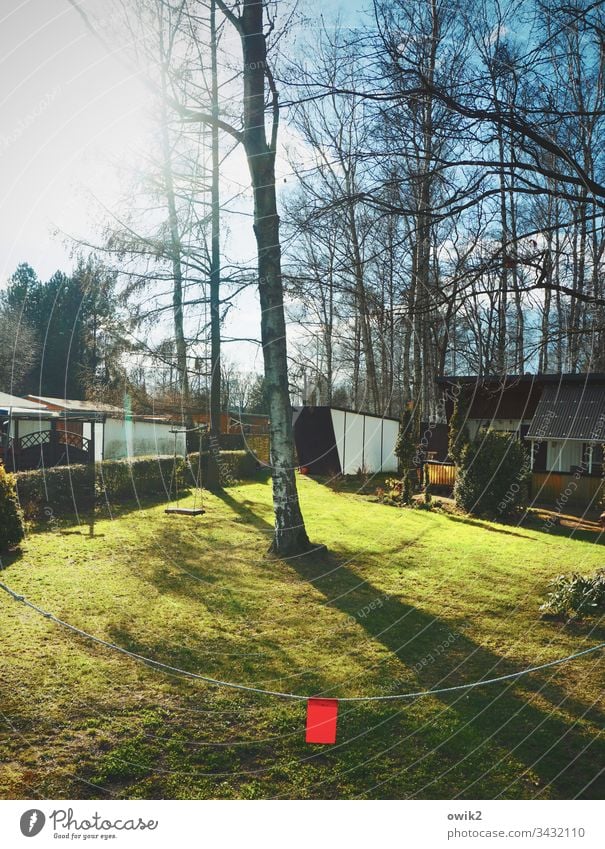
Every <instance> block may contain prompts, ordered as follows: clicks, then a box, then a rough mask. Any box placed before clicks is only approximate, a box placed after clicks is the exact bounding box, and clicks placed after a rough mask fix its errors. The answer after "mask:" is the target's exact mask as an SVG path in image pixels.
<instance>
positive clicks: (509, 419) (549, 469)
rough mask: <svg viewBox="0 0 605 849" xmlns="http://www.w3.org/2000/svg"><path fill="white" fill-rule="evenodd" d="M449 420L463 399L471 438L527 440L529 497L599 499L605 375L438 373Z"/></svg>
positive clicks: (585, 502)
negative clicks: (488, 435)
mask: <svg viewBox="0 0 605 849" xmlns="http://www.w3.org/2000/svg"><path fill="white" fill-rule="evenodd" d="M438 384H439V385H440V386H441V388H442V391H443V397H444V405H445V411H446V417H447V419H448V421H449V419H450V417H451V414H452V412H453V407H454V401H455V400H456V399H457V398H458V399H459V401H460V404H461V406H462V408H463V409H464V411H465V417H466V425H467V429H468V433H469V436H470V438H471V439H472V438H474V437H475V436H476V435H477V433H478V432H479V430H480V429H486V430H496V431H500V432H504V433H510V434H512V435H516V436H517V438H518V439H520V440H522V441H523V442H524V444H525V445H526V446H527V450H528V453H529V456H530V462H531V468H532V472H533V476H532V496H533V497H534V499H536V500H544V501H552V500H556V499H557V498H559V497H560V495H561V493H565V494H566V496H565V497H566V500H567V501H569V502H570V503H576V504H583V505H591V504H592V505H593V506H595V507H596V506H597V501H598V498H597V494H598V493H599V492H600V490H601V485H602V478H603V444H604V443H605V374H603V373H593V374H537V375H506V376H504V377H484V378H478V377H444V378H439V380H438Z"/></svg>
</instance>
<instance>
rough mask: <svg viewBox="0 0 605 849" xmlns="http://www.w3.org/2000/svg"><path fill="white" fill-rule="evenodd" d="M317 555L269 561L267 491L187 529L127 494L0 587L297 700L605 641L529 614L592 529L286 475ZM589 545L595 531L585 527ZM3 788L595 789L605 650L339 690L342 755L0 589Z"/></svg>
mask: <svg viewBox="0 0 605 849" xmlns="http://www.w3.org/2000/svg"><path fill="white" fill-rule="evenodd" d="M300 490H301V498H302V503H303V510H304V514H305V517H306V521H307V526H308V529H309V533H310V536H311V537H312V539H313V540H315V541H317V542H322V543H325V544H327V546H328V548H329V551H330V554H329V555H327V556H326V555H323V556H317V557H314V556H310V557H306V558H299V559H296V560H293V561H290V562H284V561H279V560H272V559H268V558H266V557H265V556H264V551H265V550H266V548H267V545H268V540H269V536H270V533H271V519H272V514H271V500H270V486H269V484H268V483H264V482H256V483H249V484H244V485H240V486H237V487H230V488H229V489H228V490H226V491H225V493H224V495H222V497H220V498H219V497H212V496H206V497H205V507H206V510H207V512H206V514H205V515H204V516H203V517H201V518H195V519H192V518H188V517H174V516H166V515H165V514H164V513H163V506H162V505H160V506H158V505H156V506H154V505H143V507H137V506H136V505H130V506H128V505H126V506H124V507H122V508H121V509H120V512H119V513H118V514H117V515H116V514H114V516H113V518H111V519H110V518H101V519H99V518H98V519H97V521H96V522H95V525H94V536H91V535H90V533H89V526H88V525H84V526H81V527H79V526H77V525H74V524H70V523H69V519H68V518H65V519H64V520H63V521H62V522H61V523H60V524H57V523H56V522H54V523H53V526H52V529H49V528H48V527H47V528H46V529H44V528H41V529H38V530H36V531H34V532H32V533H31V534H30V535H29V537H28V540H27V543H26V545H25V546H24V548H23V552H22V555H21V556H20V557H18V558H14V559H13V560H12V562H10V563H8V564H7V563H6V562H5V564H4V565H5V567H6V568H5V569H4V571H3V572H2V575H1V579H2V580H3V581H4V582H5V583H7V584H8V585H9V586H11V587H12V588H13V589H15V590H17V591H19V592H20V593H23V594H25V595H26V597H27V598H28V599H30V600H31V601H33V602H34V603H37V604H39V605H40V606H41V607H43V608H46V609H48V610H51V611H52V612H54V613H55V615H57V616H59V617H61V618H63V619H65V620H66V621H68V622H70V623H72V624H74V625H76V626H78V627H80V628H83V629H85V630H87V631H89V632H91V633H93V634H95V635H98V636H100V637H103V638H104V639H107V640H110V641H112V642H115V643H117V644H119V645H121V646H124V647H126V648H128V649H130V650H133V651H136V652H139V653H141V654H144V655H147V656H149V657H152V658H155V659H157V660H161V661H163V662H165V663H168V664H171V665H174V666H179V667H183V668H185V669H189V670H193V671H198V672H203V673H205V674H207V675H211V676H213V677H217V678H222V679H227V680H231V681H240V682H245V683H251V684H255V685H258V686H262V687H266V688H270V689H278V690H286V691H291V692H296V693H317V692H324V693H325V694H326V695H334V696H338V695H341V696H345V695H349V696H354V695H361V694H374V695H378V694H387V693H393V692H406V691H407V692H409V691H415V690H419V689H427V688H434V687H438V686H448V685H455V684H459V683H462V682H468V681H473V680H476V679H478V678H481V677H494V676H497V675H504V674H506V673H509V672H514V671H517V670H519V669H522V668H524V667H526V666H531V665H535V664H539V663H543V662H546V661H549V660H553V659H556V658H558V657H561V656H564V655H567V654H570V653H572V652H575V651H578V650H581V649H583V648H586V647H588V646H591V645H595V644H596V643H598V642H600V641H602V640H603V639H604V637H603V629H600V628H599V627H597V626H596V625H595V623H594V622H592V623H590V622H587V623H584V624H579V625H575V626H569V625H568V626H565V625H562V624H560V623H553V622H547V621H542V620H540V619H539V617H538V613H537V610H538V606H539V604H540V602H541V600H542V599H543V597H544V595H545V592H546V589H547V585H548V582H549V580H550V579H551V578H553V577H554V576H556V575H558V574H559V573H561V572H565V571H570V570H572V569H578V568H581V569H583V570H584V571H590V570H592V569H595V568H597V567H599V566H602V564H603V548H602V547H601V546H600V545H598V544H595V543H594V542H591V541H589V538H588V537H585V538H576V536H575V535H572V536H570V535H569V534H568V535H567V536H565V535H563V534H561V533H560V529H557V532H552V533H545V532H542V531H540V530H538V529H518V528H515V527H512V526H503V525H496V524H490V523H487V522H479V521H474V520H465V519H461V518H460V517H455V516H448V515H441V514H438V513H428V512H425V511H416V510H397V509H395V508H392V507H387V506H385V505H381V504H378V503H375V501H374V500H372V499H371V498H370V497H367V496H362V495H359V494H356V493H355V492H351V491H348V488H345V489H343V491H340V492H338V491H337V492H335V491H332V490H331V489H329V488H327V487H325V486H322V485H321V484H320V483H318V482H315V481H313V480H310V479H300ZM591 539H593V540H594V539H596V538H595V537H594V536H593V537H591ZM0 596H1V597H0V645H1V646H2V651H1V655H0V688H1V690H0V711H1V713H0V796H1V797H3V798H12V797H26V798H36V797H43V798H112V797H116V798H208V797H212V798H246V799H248V798H259V797H271V798H275V797H288V798H292V797H294V798H354V797H364V798H408V797H418V798H454V797H459V798H469V799H477V798H496V797H501V798H534V797H539V798H572V797H582V798H595V797H596V798H599V797H600V796H601V795H602V792H603V787H602V786H600V784H599V781H600V779H599V769H600V765H602V763H603V745H602V741H601V740H600V738H599V731H600V728H601V727H602V720H603V716H602V713H601V711H600V708H599V703H598V700H599V697H600V687H601V683H602V682H601V679H600V677H599V660H600V654H599V653H597V654H593V655H589V656H587V657H584V658H581V659H580V660H578V661H576V662H574V663H572V664H568V665H565V666H561V667H555V668H554V669H553V668H551V669H547V670H544V671H542V672H538V673H534V674H532V675H531V676H528V677H525V678H523V679H521V680H519V681H516V682H507V683H503V684H496V685H491V686H488V687H485V688H478V689H475V690H470V691H462V692H457V693H451V694H443V695H440V696H429V697H424V698H421V699H417V700H414V701H410V702H383V703H380V702H376V703H351V704H347V703H343V704H342V705H341V707H340V715H339V728H338V741H337V744H336V745H335V746H325V747H324V746H306V745H305V742H304V720H305V705H304V703H303V702H290V701H280V700H276V699H271V698H267V697H264V696H251V695H247V694H245V693H239V692H236V691H232V690H226V689H217V688H215V687H212V686H209V685H206V684H203V683H200V682H194V681H191V680H185V679H180V678H176V677H173V676H169V675H166V674H165V673H162V672H159V671H156V670H152V669H149V668H147V667H145V666H142V665H140V664H137V663H136V662H134V661H132V660H130V659H128V658H126V657H124V656H121V655H119V654H116V653H112V652H110V651H108V650H106V649H103V648H102V647H99V646H96V645H94V644H91V643H90V642H88V641H86V640H84V639H82V638H80V637H78V636H76V635H74V634H73V633H70V632H68V631H65V630H62V629H61V628H60V627H58V626H57V625H55V624H53V623H51V622H48V621H47V620H45V619H43V618H41V617H39V616H36V615H35V614H34V613H33V612H32V611H30V610H28V609H27V608H25V607H24V606H23V605H19V604H16V603H15V602H12V601H11V600H10V599H9V598H8V596H6V595H5V594H3V593H2V594H0Z"/></svg>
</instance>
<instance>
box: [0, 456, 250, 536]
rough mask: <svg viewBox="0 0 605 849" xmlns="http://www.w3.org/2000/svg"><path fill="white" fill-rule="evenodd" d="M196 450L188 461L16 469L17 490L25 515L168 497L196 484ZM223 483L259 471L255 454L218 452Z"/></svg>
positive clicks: (159, 459)
mask: <svg viewBox="0 0 605 849" xmlns="http://www.w3.org/2000/svg"><path fill="white" fill-rule="evenodd" d="M198 462H199V454H189V455H188V458H187V461H186V460H185V459H184V458H183V457H177V460H176V465H175V461H174V457H173V456H167V457H140V458H137V459H136V460H132V461H130V460H104V461H103V462H102V463H97V464H96V489H95V469H94V467H93V466H92V465H86V466H82V465H74V466H55V467H53V468H50V469H36V470H34V471H30V472H18V473H17V474H16V475H15V477H16V480H17V495H18V498H19V504H20V505H21V507H22V508H23V512H24V513H25V516H26V518H27V519H30V520H36V519H40V518H42V516H43V515H44V514H45V515H46V516H49V515H59V514H61V513H68V514H71V513H74V512H76V511H80V510H82V511H83V510H89V509H91V508H92V507H93V506H94V504H95V501H103V500H107V501H109V502H110V503H111V502H114V503H116V502H117V501H128V500H132V499H135V498H157V499H158V500H166V501H168V500H171V499H174V498H176V494H177V491H178V493H179V494H180V495H184V494H185V493H186V492H188V491H189V490H191V489H192V488H193V487H194V486H196V483H197V478H198ZM207 464H208V452H207V451H203V452H202V463H201V483H202V486H204V481H205V480H206V475H207V471H208V465H207ZM219 467H220V473H221V484H222V486H228V485H229V484H232V483H236V482H237V481H238V480H242V479H246V478H252V477H254V475H255V473H256V471H257V463H256V460H255V458H254V457H253V456H252V455H251V454H249V453H248V452H247V451H221V452H220V461H219Z"/></svg>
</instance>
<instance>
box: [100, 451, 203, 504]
mask: <svg viewBox="0 0 605 849" xmlns="http://www.w3.org/2000/svg"><path fill="white" fill-rule="evenodd" d="M186 471H187V470H186V464H185V460H184V459H183V458H182V457H177V458H176V463H175V459H174V457H170V456H167V457H142V458H137V459H136V460H132V461H130V460H104V461H103V462H102V463H98V464H97V489H98V495H101V496H105V497H106V498H108V499H109V500H110V501H111V500H114V499H118V498H121V499H130V498H150V497H152V496H159V497H160V498H166V499H169V498H175V497H176V493H177V491H178V492H179V493H183V492H184V491H185V490H188V489H189V487H190V486H191V485H192V484H191V481H190V480H188V477H189V476H188V475H187V473H186Z"/></svg>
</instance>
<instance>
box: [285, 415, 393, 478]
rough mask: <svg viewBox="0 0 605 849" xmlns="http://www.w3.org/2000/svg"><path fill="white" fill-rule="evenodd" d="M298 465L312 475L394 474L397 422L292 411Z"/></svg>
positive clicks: (379, 417) (381, 417) (371, 416)
mask: <svg viewBox="0 0 605 849" xmlns="http://www.w3.org/2000/svg"><path fill="white" fill-rule="evenodd" d="M293 423H294V440H295V443H296V451H297V454H298V463H299V465H300V466H301V467H306V468H308V469H309V471H310V472H311V473H312V474H316V475H337V474H344V475H354V474H356V473H357V472H358V471H359V470H363V471H365V472H368V473H370V474H374V473H376V472H396V471H397V457H396V456H395V444H396V442H397V435H398V433H399V420H398V419H395V418H392V417H388V416H377V415H374V414H372V413H365V412H357V411H355V410H346V409H343V408H340V407H323V406H322V407H314V406H313V407H312V406H303V407H295V408H294V418H293Z"/></svg>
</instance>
